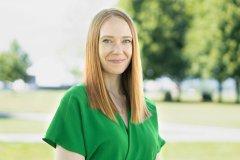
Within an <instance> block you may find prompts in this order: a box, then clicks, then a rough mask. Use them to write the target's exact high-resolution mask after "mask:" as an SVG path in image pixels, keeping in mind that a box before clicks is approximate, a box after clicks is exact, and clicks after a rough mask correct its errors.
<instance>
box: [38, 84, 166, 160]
mask: <svg viewBox="0 0 240 160" xmlns="http://www.w3.org/2000/svg"><path fill="white" fill-rule="evenodd" d="M145 101H146V103H147V106H148V108H149V111H150V112H151V113H152V116H151V117H149V118H148V119H146V120H145V121H144V122H143V123H141V124H134V123H132V122H131V121H130V116H131V111H130V110H129V111H128V119H129V120H128V127H126V125H125V123H124V121H123V119H122V118H121V116H120V115H119V114H118V113H116V118H117V120H118V122H119V123H116V122H114V121H112V120H111V119H109V118H108V117H107V116H106V115H104V114H103V113H102V112H101V111H100V110H99V109H92V108H90V106H89V101H88V97H87V92H86V88H85V86H84V84H83V83H80V84H77V85H74V86H72V87H71V88H70V89H68V90H67V91H66V92H65V93H64V96H63V97H62V99H61V101H60V104H59V106H58V109H57V111H56V113H55V115H54V117H53V119H52V121H51V123H50V125H49V127H48V129H47V131H46V133H45V135H44V137H43V138H42V139H43V140H44V141H45V142H47V143H48V144H49V145H51V146H52V147H54V148H56V145H57V144H58V145H60V146H62V147H63V148H65V149H67V150H69V151H72V152H75V153H79V154H81V155H83V156H84V157H85V159H86V160H112V159H114V160H155V158H156V154H157V153H158V152H159V151H160V149H161V147H162V146H163V145H164V144H165V140H164V139H162V138H161V137H160V136H159V134H158V122H157V112H156V105H155V104H154V103H153V101H151V100H150V99H148V98H146V97H145Z"/></svg>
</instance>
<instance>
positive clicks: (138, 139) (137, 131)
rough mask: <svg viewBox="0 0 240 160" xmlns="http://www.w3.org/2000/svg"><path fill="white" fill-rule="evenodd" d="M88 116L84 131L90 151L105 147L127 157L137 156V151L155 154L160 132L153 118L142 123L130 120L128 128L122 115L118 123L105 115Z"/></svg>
mask: <svg viewBox="0 0 240 160" xmlns="http://www.w3.org/2000/svg"><path fill="white" fill-rule="evenodd" d="M88 118H89V120H88V123H87V124H86V125H85V129H84V131H85V137H86V145H87V146H88V147H87V148H88V150H89V153H94V151H96V150H98V148H104V150H106V151H107V152H111V151H112V152H115V153H116V154H119V155H121V156H122V157H125V158H126V157H131V156H136V155H135V153H139V154H138V155H141V152H142V153H146V152H148V153H149V154H150V155H152V156H154V154H155V152H156V149H157V142H158V141H157V135H158V133H157V131H156V129H155V128H154V125H153V124H152V123H151V120H146V122H144V123H142V124H133V123H132V122H129V123H128V125H129V126H128V128H127V127H126V126H125V125H126V124H124V122H123V119H120V117H119V118H117V121H118V123H115V122H113V121H112V120H110V119H109V118H107V117H106V116H105V115H94V116H92V117H91V118H90V117H88ZM103 152H104V151H103ZM106 154H107V153H106Z"/></svg>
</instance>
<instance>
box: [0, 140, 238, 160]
mask: <svg viewBox="0 0 240 160" xmlns="http://www.w3.org/2000/svg"><path fill="white" fill-rule="evenodd" d="M239 150H240V143H166V144H165V146H164V147H163V148H162V150H161V156H162V159H161V160H239ZM0 153H1V155H0V159H1V158H2V159H1V160H3V159H4V160H16V159H17V160H52V159H54V149H53V148H52V147H50V146H49V145H47V144H45V143H3V142H0ZM13 153H14V154H13Z"/></svg>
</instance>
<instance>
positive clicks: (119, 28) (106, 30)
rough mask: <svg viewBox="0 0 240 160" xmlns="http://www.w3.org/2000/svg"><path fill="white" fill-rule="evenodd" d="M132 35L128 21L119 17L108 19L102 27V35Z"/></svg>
mask: <svg viewBox="0 0 240 160" xmlns="http://www.w3.org/2000/svg"><path fill="white" fill-rule="evenodd" d="M103 36H112V37H127V36H128V37H132V33H131V29H130V27H129V25H128V23H127V22H126V21H125V20H124V19H123V18H119V17H111V18H109V19H107V20H106V21H105V22H104V23H103V24H102V26H101V28H100V37H103Z"/></svg>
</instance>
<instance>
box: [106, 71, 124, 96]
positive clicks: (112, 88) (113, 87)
mask: <svg viewBox="0 0 240 160" xmlns="http://www.w3.org/2000/svg"><path fill="white" fill-rule="evenodd" d="M103 76H104V81H105V85H106V88H107V90H108V91H109V92H111V93H112V94H114V95H123V91H122V85H121V75H117V74H109V73H105V72H104V74H103Z"/></svg>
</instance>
